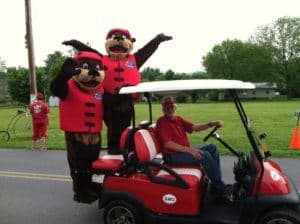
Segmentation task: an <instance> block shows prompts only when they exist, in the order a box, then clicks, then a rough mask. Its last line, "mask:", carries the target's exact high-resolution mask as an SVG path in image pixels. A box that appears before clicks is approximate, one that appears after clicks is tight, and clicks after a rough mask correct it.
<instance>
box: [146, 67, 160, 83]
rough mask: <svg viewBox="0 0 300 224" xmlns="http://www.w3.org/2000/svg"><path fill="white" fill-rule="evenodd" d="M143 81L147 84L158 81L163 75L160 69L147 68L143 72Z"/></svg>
mask: <svg viewBox="0 0 300 224" xmlns="http://www.w3.org/2000/svg"><path fill="white" fill-rule="evenodd" d="M141 74H142V81H143V82H147V81H154V80H156V78H157V77H159V76H161V75H162V73H161V72H160V70H159V69H158V68H150V67H147V68H145V69H144V70H143V71H142V72H141Z"/></svg>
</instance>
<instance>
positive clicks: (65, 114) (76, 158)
mask: <svg viewBox="0 0 300 224" xmlns="http://www.w3.org/2000/svg"><path fill="white" fill-rule="evenodd" d="M103 79H104V71H103V66H102V58H101V57H100V56H99V55H98V54H96V53H94V52H86V51H84V52H79V53H77V54H75V56H74V58H67V59H66V61H65V62H64V64H63V65H62V68H61V71H60V72H59V73H58V75H57V76H56V77H55V78H54V79H53V81H52V82H51V86H50V88H51V91H52V93H53V94H54V95H55V96H57V97H59V99H60V100H59V113H60V128H61V129H62V130H63V131H64V132H65V140H66V145H67V155H68V163H69V167H70V173H71V177H72V180H73V191H74V200H75V201H77V202H83V203H91V202H93V201H95V200H96V199H98V192H97V186H95V185H94V184H93V183H92V182H91V172H90V171H91V167H92V162H93V161H94V160H97V159H98V157H99V151H100V148H101V129H102V120H103V107H102V97H103V88H102V85H101V83H102V81H103Z"/></svg>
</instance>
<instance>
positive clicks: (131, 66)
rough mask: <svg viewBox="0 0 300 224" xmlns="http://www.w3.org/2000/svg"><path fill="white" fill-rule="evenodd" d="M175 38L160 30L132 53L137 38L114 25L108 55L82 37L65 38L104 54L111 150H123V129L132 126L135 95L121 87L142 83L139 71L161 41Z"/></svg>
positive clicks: (107, 48)
mask: <svg viewBox="0 0 300 224" xmlns="http://www.w3.org/2000/svg"><path fill="white" fill-rule="evenodd" d="M171 39H172V37H170V36H166V35H164V34H162V33H161V34H158V35H157V36H156V37H155V38H153V39H152V40H151V41H150V42H148V43H147V44H146V45H145V46H144V47H143V48H141V49H139V50H138V51H137V52H135V53H134V54H132V53H131V51H132V50H133V43H134V42H135V38H133V37H132V36H131V34H130V33H129V31H128V30H126V29H120V28H116V29H112V30H110V31H109V32H108V34H107V35H106V42H105V49H106V51H107V53H108V55H104V56H103V55H102V54H101V53H99V52H98V51H97V50H95V49H93V48H91V47H89V46H87V45H85V44H83V43H82V42H80V41H77V40H69V41H64V42H63V44H65V45H69V46H73V47H75V48H76V49H78V50H84V51H91V52H95V53H97V54H99V55H101V56H102V57H103V65H104V66H105V67H106V71H105V78H104V81H103V88H104V97H103V103H104V121H105V124H106V126H107V144H108V153H110V154H120V153H121V152H120V136H121V133H122V131H123V130H124V129H125V128H126V127H128V126H130V121H131V116H132V110H133V108H132V96H130V95H121V94H118V92H119V90H120V88H121V87H123V86H132V85H137V84H138V83H140V81H141V75H140V73H139V71H138V70H139V69H140V67H141V66H142V65H143V64H144V63H145V62H146V61H147V59H148V58H149V57H150V56H151V55H152V54H153V53H154V52H155V51H156V49H157V48H158V46H159V44H160V43H161V42H164V41H168V40H171Z"/></svg>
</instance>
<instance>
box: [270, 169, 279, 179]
mask: <svg viewBox="0 0 300 224" xmlns="http://www.w3.org/2000/svg"><path fill="white" fill-rule="evenodd" d="M271 177H272V179H273V180H274V181H278V180H279V179H280V175H279V173H277V172H276V171H275V170H271Z"/></svg>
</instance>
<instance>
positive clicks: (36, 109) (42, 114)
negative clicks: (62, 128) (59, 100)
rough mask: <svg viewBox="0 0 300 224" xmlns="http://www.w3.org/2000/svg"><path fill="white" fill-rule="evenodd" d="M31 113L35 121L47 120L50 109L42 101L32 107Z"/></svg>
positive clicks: (36, 102) (34, 103)
mask: <svg viewBox="0 0 300 224" xmlns="http://www.w3.org/2000/svg"><path fill="white" fill-rule="evenodd" d="M30 113H31V114H32V118H33V119H46V118H47V114H48V113H49V107H48V106H47V105H46V104H45V103H43V102H41V101H35V102H33V103H32V104H31V105H30Z"/></svg>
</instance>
